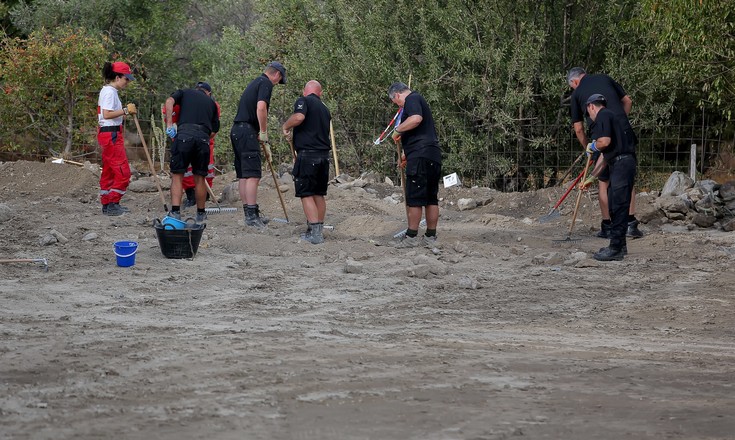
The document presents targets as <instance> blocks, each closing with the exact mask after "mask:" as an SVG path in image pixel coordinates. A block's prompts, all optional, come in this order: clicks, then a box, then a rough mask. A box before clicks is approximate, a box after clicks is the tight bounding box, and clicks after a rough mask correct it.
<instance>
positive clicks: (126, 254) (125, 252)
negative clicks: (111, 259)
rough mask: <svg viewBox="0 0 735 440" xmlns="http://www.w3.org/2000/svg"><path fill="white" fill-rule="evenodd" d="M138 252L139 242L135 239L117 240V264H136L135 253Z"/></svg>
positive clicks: (125, 265) (124, 265)
mask: <svg viewBox="0 0 735 440" xmlns="http://www.w3.org/2000/svg"><path fill="white" fill-rule="evenodd" d="M136 252H138V243H136V242H134V241H116V242H115V256H116V257H117V265H118V266H120V267H130V266H134V265H135V253H136Z"/></svg>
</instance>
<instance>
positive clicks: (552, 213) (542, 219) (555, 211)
mask: <svg viewBox="0 0 735 440" xmlns="http://www.w3.org/2000/svg"><path fill="white" fill-rule="evenodd" d="M583 174H584V171H582V172H581V173H579V176H577V178H576V179H574V181H573V182H572V184H571V185H569V188H568V189H567V190H566V192H565V193H564V195H563V196H561V198H560V199H559V201H558V202H556V205H554V207H553V208H551V211H549V213H548V214H546V215H545V216H543V217H539V219H538V222H539V223H548V222H550V221H552V220H556V219H557V218H559V217H560V216H561V213H560V212H559V209H558V208H559V206H561V204H562V203H563V202H564V199H566V198H567V196H568V195H569V193H570V192H572V190H573V189H574V187H575V186H577V183H579V181H580V180H581V179H582V175H583Z"/></svg>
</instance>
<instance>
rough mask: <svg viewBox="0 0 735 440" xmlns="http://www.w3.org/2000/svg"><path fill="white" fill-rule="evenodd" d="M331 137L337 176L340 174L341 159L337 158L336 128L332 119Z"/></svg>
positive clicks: (330, 123)
mask: <svg viewBox="0 0 735 440" xmlns="http://www.w3.org/2000/svg"><path fill="white" fill-rule="evenodd" d="M329 137H330V138H331V139H332V156H334V172H335V176H339V161H338V160H337V144H336V143H335V142H334V128H333V127H332V121H331V120H330V121H329Z"/></svg>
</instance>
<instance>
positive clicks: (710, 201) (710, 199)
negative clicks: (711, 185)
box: [694, 193, 717, 215]
mask: <svg viewBox="0 0 735 440" xmlns="http://www.w3.org/2000/svg"><path fill="white" fill-rule="evenodd" d="M694 209H696V210H697V212H701V213H703V214H707V215H717V214H716V213H717V206H716V205H715V199H714V196H713V195H712V193H709V194H707V195H705V196H704V198H702V199H701V200H699V201H698V202H697V203H695V204H694Z"/></svg>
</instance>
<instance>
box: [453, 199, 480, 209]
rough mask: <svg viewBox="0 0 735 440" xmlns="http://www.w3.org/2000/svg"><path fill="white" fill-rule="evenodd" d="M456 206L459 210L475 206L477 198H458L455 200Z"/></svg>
mask: <svg viewBox="0 0 735 440" xmlns="http://www.w3.org/2000/svg"><path fill="white" fill-rule="evenodd" d="M457 208H459V210H460V211H466V210H468V209H475V208H477V200H475V199H459V200H457Z"/></svg>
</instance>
